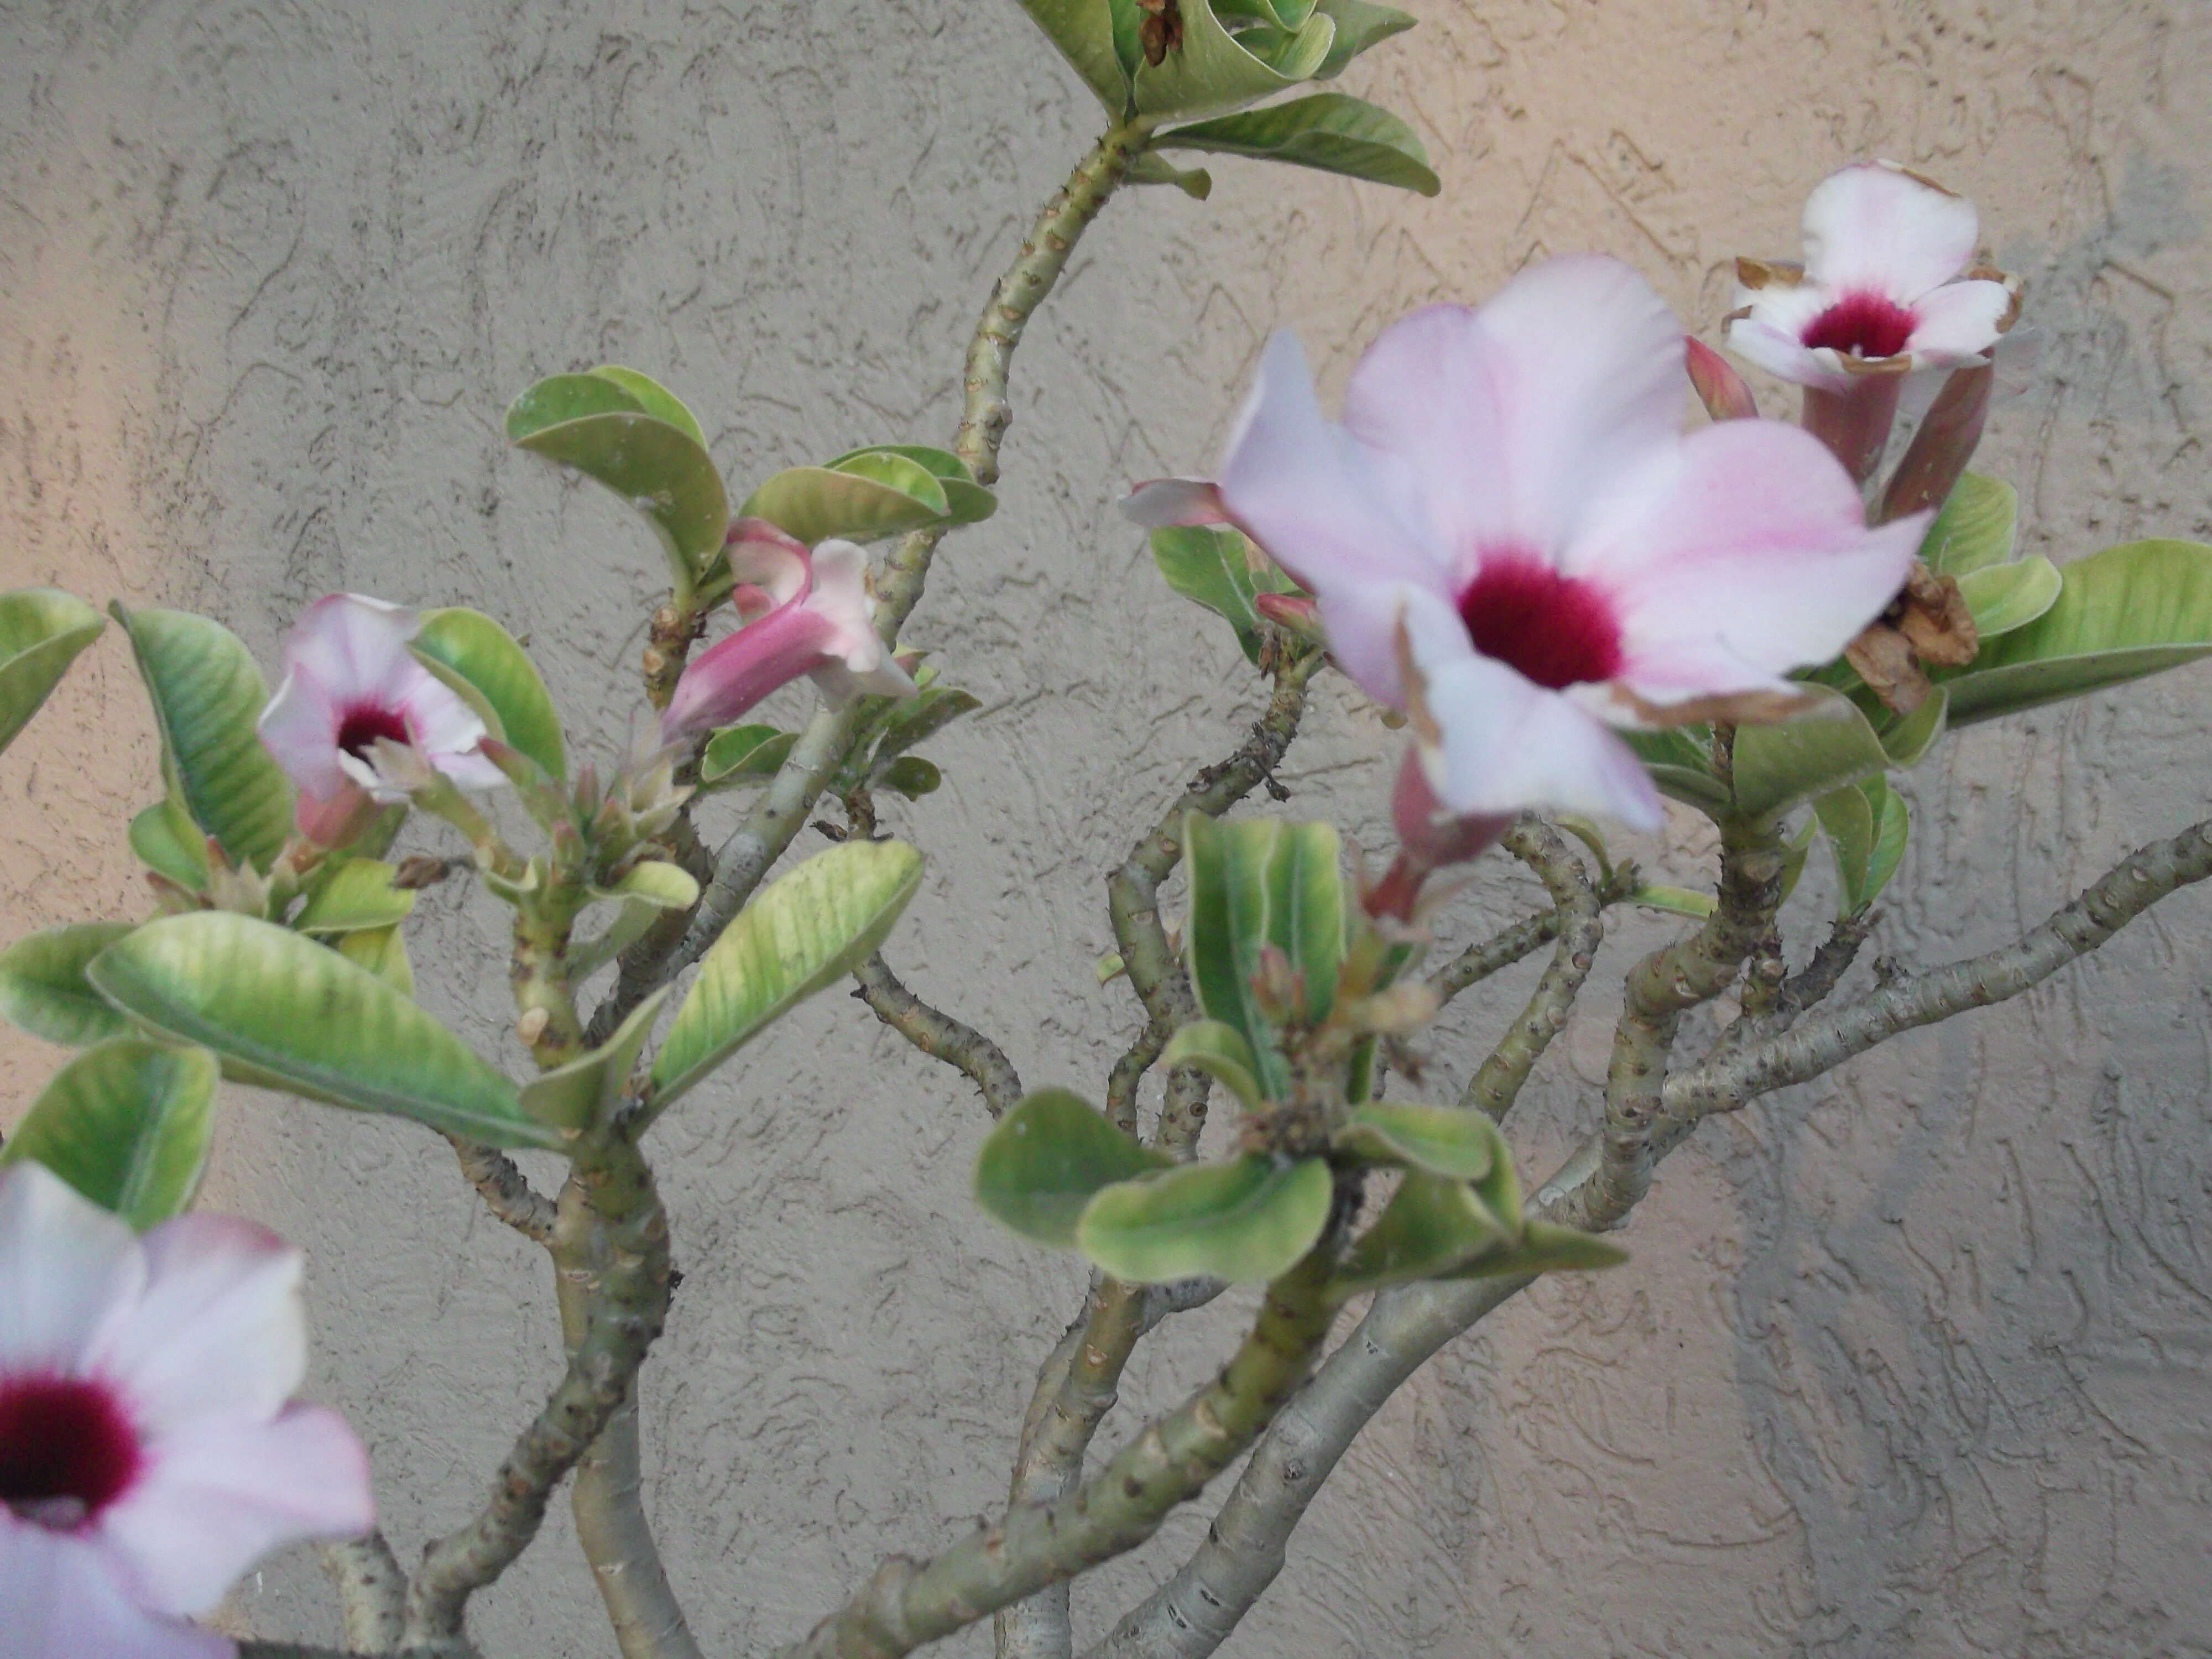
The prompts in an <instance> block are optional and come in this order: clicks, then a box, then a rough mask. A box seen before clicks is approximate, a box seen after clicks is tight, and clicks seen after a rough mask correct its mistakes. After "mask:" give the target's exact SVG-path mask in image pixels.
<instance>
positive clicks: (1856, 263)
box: [1728, 161, 2020, 392]
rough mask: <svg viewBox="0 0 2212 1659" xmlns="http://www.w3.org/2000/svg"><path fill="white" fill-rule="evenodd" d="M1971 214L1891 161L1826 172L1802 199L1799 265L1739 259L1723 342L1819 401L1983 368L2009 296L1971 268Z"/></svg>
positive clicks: (2012, 299) (1974, 226) (2014, 298)
mask: <svg viewBox="0 0 2212 1659" xmlns="http://www.w3.org/2000/svg"><path fill="white" fill-rule="evenodd" d="M1980 234H1981V220H1980V217H1979V216H1978V215H1977V214H1976V213H1975V211H1974V204H1972V202H1970V201H1968V200H1966V197H1962V196H1954V195H1953V194H1952V193H1951V192H1950V191H1948V190H1945V189H1944V188H1943V187H1942V185H1936V184H1932V183H1930V182H1929V180H1927V179H1923V178H1921V177H1920V176H1919V175H1918V174H1917V173H1911V172H1908V171H1906V170H1905V168H1903V167H1899V166H1897V165H1896V164H1895V163H1894V162H1891V161H1866V162H1862V163H1859V164H1858V165H1857V166H1854V167H1844V169H1843V170H1842V171H1840V172H1838V173H1831V174H1829V175H1828V177H1827V178H1826V179H1822V180H1821V181H1820V184H1819V185H1816V186H1815V187H1814V191H1813V193H1812V194H1811V195H1810V196H1809V197H1807V198H1806V201H1805V263H1804V264H1803V265H1802V266H1798V265H1790V264H1778V263H1774V262H1770V261H1766V260H1759V259H1739V260H1738V261H1737V262H1736V274H1737V277H1738V280H1739V283H1740V286H1739V287H1738V289H1737V290H1736V298H1735V305H1736V308H1735V310H1734V311H1733V312H1731V313H1729V324H1728V343H1729V347H1730V348H1731V349H1734V350H1735V351H1737V352H1739V353H1741V355H1742V356H1746V357H1747V358H1749V359H1750V360H1751V361H1752V362H1755V363H1757V364H1759V367H1760V368H1765V369H1767V370H1769V371H1771V373H1773V374H1778V375H1780V376H1781V377H1782V378H1783V379H1784V380H1794V381H1796V382H1797V383H1798V384H1799V385H1802V386H1813V387H1816V388H1818V389H1820V390H1821V391H1824V392H1843V391H1845V390H1848V389H1849V388H1850V386H1851V384H1852V382H1853V381H1854V380H1857V379H1860V378H1863V377H1864V376H1867V375H1874V374H1897V373H1900V372H1903V371H1905V370H1909V369H1916V368H1963V367H1965V366H1966V365H1967V364H1969V363H1975V362H1982V361H1984V360H1985V359H1986V357H1987V356H1988V355H1989V352H1990V349H1991V348H1992V347H1994V346H1995V345H1996V343H1997V341H1998V340H1999V338H2000V337H2002V335H2003V334H2004V332H2005V331H2006V330H2007V329H2008V328H2010V327H2011V326H2012V325H2013V322H2014V320H2015V319H2016V318H2017V317H2018V316H2019V314H2020V290H2019V288H2018V286H2017V285H2016V284H2015V283H2013V282H2011V281H2010V280H2009V279H2008V278H2007V277H2005V276H2002V275H2001V274H2000V273H1997V272H1996V271H1990V270H1978V269H1977V270H1971V271H1970V270H1969V267H1970V266H1972V264H1973V258H1974V249H1975V245H1976V242H1977V240H1978V238H1979V237H1980Z"/></svg>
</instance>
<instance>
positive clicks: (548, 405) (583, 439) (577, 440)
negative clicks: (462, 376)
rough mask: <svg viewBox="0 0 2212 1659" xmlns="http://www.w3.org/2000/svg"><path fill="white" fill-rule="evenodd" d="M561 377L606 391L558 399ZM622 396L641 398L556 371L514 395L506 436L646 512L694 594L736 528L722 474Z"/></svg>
mask: <svg viewBox="0 0 2212 1659" xmlns="http://www.w3.org/2000/svg"><path fill="white" fill-rule="evenodd" d="M556 381H559V382H568V383H573V382H578V381H583V382H588V383H590V386H592V387H596V388H601V390H599V391H588V390H585V389H582V388H579V387H576V386H573V385H569V386H565V387H564V388H563V389H562V395H561V396H560V397H558V398H556V397H553V396H551V395H550V394H548V393H547V392H546V388H548V387H549V386H553V385H554V383H555V382H556ZM592 398H599V399H600V400H601V403H602V407H600V408H599V410H596V411H595V412H587V413H581V414H577V415H575V416H573V417H570V418H564V419H556V420H547V419H545V418H544V417H545V416H548V415H557V414H564V413H565V412H566V411H567V410H569V409H571V408H581V407H583V406H584V405H586V404H588V403H589V401H590V400H591V399H592ZM617 398H620V399H627V400H628V401H630V402H633V403H634V402H635V398H629V394H628V393H627V392H624V391H623V388H621V387H619V386H616V385H614V384H613V383H612V382H611V381H608V380H602V379H601V378H600V377H599V376H598V375H592V374H568V375H556V376H555V377H554V380H552V381H540V382H539V383H538V385H537V386H532V388H531V389H530V390H529V391H528V392H524V393H523V394H522V396H521V397H520V398H516V399H515V400H514V402H513V404H512V405H511V406H510V407H509V408H508V410H507V436H508V437H509V438H511V439H513V441H514V442H515V443H516V444H518V445H519V446H520V447H522V448H524V449H526V450H529V451H530V452H531V453H532V454H536V455H543V456H544V457H545V459H548V460H550V461H558V462H559V463H561V465H563V466H569V467H574V469H575V470H576V471H579V472H580V473H582V474H583V475H584V476H585V477H587V478H591V479H594V480H596V481H597V482H598V483H601V484H604V485H605V486H606V488H608V489H611V490H612V491H614V493H615V494H616V495H619V496H621V497H622V498H623V500H624V501H628V502H629V504H630V505H631V506H632V507H635V508H636V509H637V510H638V511H639V512H640V513H643V514H644V515H645V520H646V522H647V523H648V524H649V525H651V526H653V532H654V533H655V534H656V535H658V536H659V538H660V544H661V551H662V552H663V553H664V554H665V555H666V556H667V559H668V568H669V573H670V575H671V578H672V579H673V580H674V581H675V584H676V586H677V588H678V591H679V592H690V590H691V588H692V587H693V586H696V583H697V581H698V580H699V578H700V577H701V576H702V575H703V574H706V571H707V569H708V567H709V566H711V565H712V564H713V563H714V561H715V559H716V558H718V557H719V556H720V554H721V550H722V538H723V536H724V535H725V534H726V532H728V530H729V527H730V498H729V496H728V495H726V493H725V492H724V490H723V489H722V475H721V474H720V472H717V471H715V470H714V458H713V457H712V456H710V455H708V453H707V450H706V447H705V446H704V445H702V443H700V441H698V440H697V439H696V438H695V437H694V436H692V435H691V434H690V432H688V431H686V430H684V428H682V427H680V426H672V425H671V424H670V423H669V422H666V421H663V420H658V419H656V418H654V417H653V416H651V415H647V414H644V413H642V412H640V411H638V410H628V409H619V408H612V407H606V406H605V404H608V403H611V401H612V400H614V399H617ZM518 746H519V745H518Z"/></svg>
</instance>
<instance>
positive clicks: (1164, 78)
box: [1109, 0, 1336, 116]
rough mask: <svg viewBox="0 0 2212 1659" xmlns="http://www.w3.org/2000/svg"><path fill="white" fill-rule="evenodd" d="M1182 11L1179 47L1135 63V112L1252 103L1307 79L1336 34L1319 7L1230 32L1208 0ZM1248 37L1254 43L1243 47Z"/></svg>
mask: <svg viewBox="0 0 2212 1659" xmlns="http://www.w3.org/2000/svg"><path fill="white" fill-rule="evenodd" d="M1181 10H1182V46H1181V47H1180V48H1179V49H1175V50H1171V51H1170V52H1168V54H1167V56H1166V57H1165V58H1163V59H1162V60H1161V61H1160V63H1158V64H1139V65H1138V66H1137V70H1136V74H1135V76H1134V80H1135V91H1136V102H1137V108H1138V111H1139V112H1140V113H1142V114H1146V115H1156V116H1171V115H1210V114H1212V113H1214V112H1217V111H1221V110H1227V109H1233V108H1236V107H1237V106H1239V105H1243V104H1251V103H1257V102H1258V101H1259V100H1261V99H1262V98H1266V97H1269V96H1271V95H1273V94H1275V93H1278V92H1285V91H1287V90H1288V89H1289V88H1292V87H1294V86H1296V85H1297V84H1298V82H1301V81H1304V80H1307V79H1310V77H1311V76H1313V75H1314V74H1315V72H1316V71H1317V70H1319V69H1320V68H1321V66H1322V64H1323V63H1324V62H1326V61H1327V59H1328V49H1329V46H1331V44H1332V43H1333V42H1334V40H1335V39H1336V25H1335V24H1334V22H1332V21H1330V20H1329V19H1328V16H1327V15H1324V14H1322V13H1321V12H1318V11H1316V13H1315V14H1314V15H1312V16H1310V17H1309V18H1307V19H1306V20H1305V22H1304V25H1303V26H1302V27H1298V28H1297V29H1295V30H1290V31H1285V30H1269V29H1267V28H1265V27H1261V28H1255V29H1251V30H1248V31H1246V32H1245V33H1243V35H1242V36H1232V35H1231V33H1229V31H1228V30H1227V29H1225V28H1224V27H1222V26H1221V21H1220V19H1219V18H1218V17H1216V16H1215V15H1213V8H1212V3H1211V0H1183V3H1182V8H1181ZM1248 43H1249V47H1256V48H1257V50H1251V49H1248ZM1110 44H1111V42H1110V39H1109V46H1110ZM1115 67H1116V68H1117V69H1118V68H1119V65H1118V64H1116V66H1115Z"/></svg>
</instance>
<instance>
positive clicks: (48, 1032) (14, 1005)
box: [0, 921, 137, 1048]
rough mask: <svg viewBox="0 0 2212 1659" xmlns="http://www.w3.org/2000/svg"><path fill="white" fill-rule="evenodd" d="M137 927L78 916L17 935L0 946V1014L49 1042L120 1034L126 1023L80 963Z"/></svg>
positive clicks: (74, 1043) (78, 1042)
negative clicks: (67, 923) (24, 935)
mask: <svg viewBox="0 0 2212 1659" xmlns="http://www.w3.org/2000/svg"><path fill="white" fill-rule="evenodd" d="M136 927H137V923H136V922H131V921H81V922H77V923H76V924H74V925H72V926H70V927H50V928H48V929H47V930H46V932H45V933H33V934H32V935H31V936H30V937H29V938H27V939H17V940H16V941H15V943H14V944H13V945H9V947H8V948H7V949H6V950H5V951H0V1016H4V1017H5V1018H7V1020H8V1022H9V1024H11V1025H14V1026H16V1027H17V1028H19V1029H20V1030H26V1031H28V1032H29V1033H30V1034H31V1035H32V1036H34V1037H43V1038H45V1039H46V1041H47V1042H58V1043H60V1044H62V1045H63V1046H64V1048H84V1047H85V1046H87V1045H88V1044H89V1043H94V1042H100V1041H102V1040H103V1039H105V1038H107V1037H113V1036H123V1035H124V1034H125V1033H126V1032H128V1031H129V1030H130V1029H131V1025H130V1022H128V1021H127V1020H125V1018H123V1016H122V1015H120V1014H118V1013H117V1012H115V1010H114V1009H113V1008H112V1007H110V1006H108V1003H107V1000H106V998H105V997H103V996H101V995H100V993H99V992H97V991H95V990H94V989H93V988H92V984H91V981H88V980H87V979H86V978H85V976H84V970H85V967H86V965H87V964H88V963H90V962H91V961H92V959H93V958H94V957H96V956H98V955H99V954H100V952H101V951H105V950H106V948H107V947H108V946H109V945H112V944H114V943H115V941H116V940H118V939H121V938H123V937H124V936H125V934H127V933H131V931H132V930H133V929H134V928H136Z"/></svg>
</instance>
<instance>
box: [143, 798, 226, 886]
mask: <svg viewBox="0 0 2212 1659" xmlns="http://www.w3.org/2000/svg"><path fill="white" fill-rule="evenodd" d="M129 833H130V841H131V851H132V852H134V853H136V854H137V855H138V857H139V860H140V861H141V862H143V864H144V865H145V866H146V867H147V868H148V869H149V870H152V871H155V872H157V873H158V874H161V875H164V876H167V878H169V879H170V880H171V881H173V882H175V883H176V884H177V885H178V886H179V887H182V888H184V889H185V890H187V891H189V892H194V893H197V892H203V891H204V890H206V888H207V884H208V866H207V837H206V836H204V835H203V834H201V833H200V827H199V825H197V823H193V822H192V820H191V814H190V813H189V812H187V811H185V808H184V804H183V803H182V802H181V801H179V800H178V799H177V798H176V797H175V796H174V795H164V796H163V797H162V798H161V799H160V800H157V801H155V803H154V804H153V805H151V806H149V807H148V808H147V809H146V810H145V811H143V812H141V813H139V814H138V815H137V817H133V818H132V819H131V829H130V832H129Z"/></svg>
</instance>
